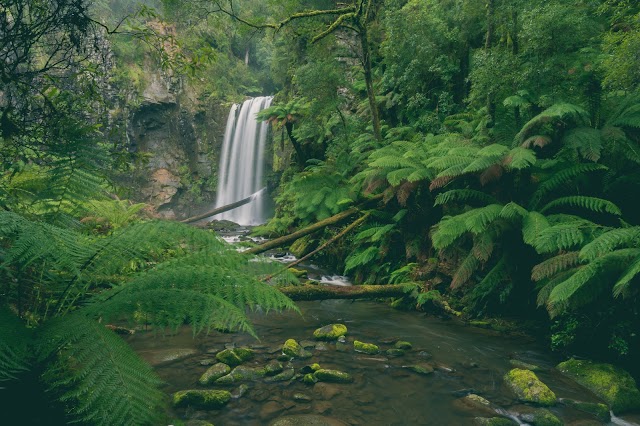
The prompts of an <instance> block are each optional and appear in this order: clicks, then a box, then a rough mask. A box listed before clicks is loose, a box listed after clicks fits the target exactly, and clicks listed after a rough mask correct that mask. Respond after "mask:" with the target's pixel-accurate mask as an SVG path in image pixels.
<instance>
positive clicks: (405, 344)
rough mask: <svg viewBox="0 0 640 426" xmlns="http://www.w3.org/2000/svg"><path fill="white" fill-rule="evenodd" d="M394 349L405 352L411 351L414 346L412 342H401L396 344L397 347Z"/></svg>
mask: <svg viewBox="0 0 640 426" xmlns="http://www.w3.org/2000/svg"><path fill="white" fill-rule="evenodd" d="M393 347H394V348H396V349H402V350H405V351H408V350H411V348H413V345H412V344H411V342H405V341H404V340H399V341H397V342H396V344H395V345H393Z"/></svg>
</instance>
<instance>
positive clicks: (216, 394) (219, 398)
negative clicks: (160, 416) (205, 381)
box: [173, 389, 231, 409]
mask: <svg viewBox="0 0 640 426" xmlns="http://www.w3.org/2000/svg"><path fill="white" fill-rule="evenodd" d="M230 399H231V393H229V392H227V391H225V390H200V389H191V390H183V391H179V392H176V393H174V394H173V405H174V407H183V406H187V405H190V406H194V407H200V408H205V409H219V408H222V407H223V406H224V405H225V404H227V402H229V400H230Z"/></svg>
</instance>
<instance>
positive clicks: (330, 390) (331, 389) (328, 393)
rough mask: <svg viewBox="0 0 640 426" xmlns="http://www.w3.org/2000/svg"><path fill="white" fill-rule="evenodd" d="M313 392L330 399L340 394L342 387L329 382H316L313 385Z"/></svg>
mask: <svg viewBox="0 0 640 426" xmlns="http://www.w3.org/2000/svg"><path fill="white" fill-rule="evenodd" d="M313 392H314V393H316V394H318V396H319V397H320V398H321V399H324V400H330V399H332V398H333V397H335V396H337V395H340V394H341V393H342V389H340V387H338V386H336V385H331V384H329V383H316V384H315V386H314V387H313Z"/></svg>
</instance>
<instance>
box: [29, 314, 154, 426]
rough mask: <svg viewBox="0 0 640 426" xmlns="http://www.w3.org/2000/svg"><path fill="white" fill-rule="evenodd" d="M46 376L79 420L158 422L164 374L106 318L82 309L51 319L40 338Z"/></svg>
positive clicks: (137, 423)
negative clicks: (95, 317) (111, 327)
mask: <svg viewBox="0 0 640 426" xmlns="http://www.w3.org/2000/svg"><path fill="white" fill-rule="evenodd" d="M40 341H41V346H40V358H41V360H43V361H44V360H48V359H52V358H53V359H54V362H53V363H51V364H49V366H48V368H47V370H46V372H45V373H44V375H43V377H44V379H45V380H46V382H47V383H48V384H49V386H50V387H51V389H52V390H54V391H56V392H57V393H58V394H59V397H58V398H59V399H60V400H61V401H62V402H63V403H65V405H66V406H67V407H69V413H68V414H69V415H70V416H71V417H72V419H73V420H75V421H80V422H83V423H88V424H92V425H104V426H108V425H109V426H110V425H113V426H116V425H141V424H157V422H158V421H159V419H158V418H159V414H160V413H161V412H162V410H161V408H160V407H161V404H162V401H163V399H164V395H163V394H162V392H160V391H159V390H158V386H159V385H160V383H161V382H160V380H159V379H158V377H157V376H156V375H155V374H154V372H153V371H152V370H151V367H149V365H147V364H146V363H145V362H143V361H142V360H141V359H140V358H139V357H138V356H137V355H136V353H135V352H133V350H132V349H131V348H130V347H129V346H128V345H127V344H126V343H125V342H123V341H122V339H121V338H120V337H118V336H117V335H116V334H115V333H113V332H112V331H110V330H108V329H107V328H106V327H105V326H104V325H103V324H100V323H98V322H97V321H93V320H90V319H88V318H86V317H85V316H83V315H81V314H73V315H68V316H66V317H64V318H59V319H56V320H53V321H51V322H50V323H49V324H48V325H47V327H46V328H45V330H44V331H43V334H42V336H41V338H40Z"/></svg>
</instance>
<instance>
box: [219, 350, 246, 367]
mask: <svg viewBox="0 0 640 426" xmlns="http://www.w3.org/2000/svg"><path fill="white" fill-rule="evenodd" d="M216 358H217V359H218V361H220V362H222V363H224V364H227V365H230V366H231V367H235V366H236V365H240V364H242V363H243V362H245V361H248V360H250V359H251V358H253V351H252V350H251V349H249V348H235V349H225V350H223V351H220V352H218V353H217V354H216Z"/></svg>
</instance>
